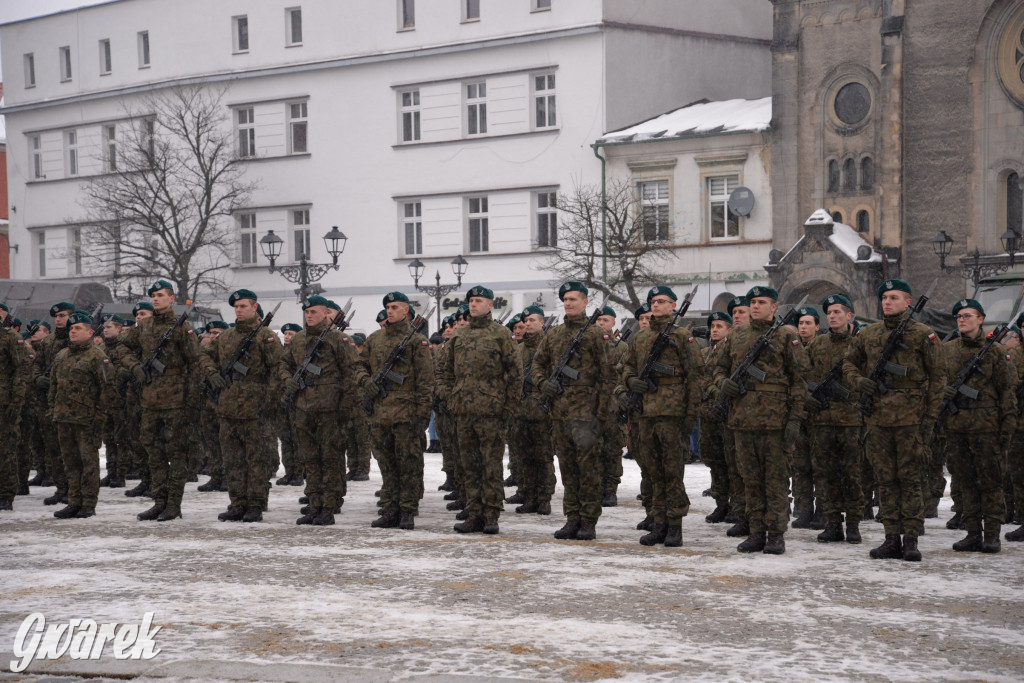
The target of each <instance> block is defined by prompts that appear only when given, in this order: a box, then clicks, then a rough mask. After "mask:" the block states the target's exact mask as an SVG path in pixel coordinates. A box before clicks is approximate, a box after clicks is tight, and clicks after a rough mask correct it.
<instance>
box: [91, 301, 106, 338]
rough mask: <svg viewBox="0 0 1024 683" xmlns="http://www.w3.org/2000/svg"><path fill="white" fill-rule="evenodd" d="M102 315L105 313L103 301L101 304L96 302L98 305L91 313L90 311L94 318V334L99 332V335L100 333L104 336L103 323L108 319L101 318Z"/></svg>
mask: <svg viewBox="0 0 1024 683" xmlns="http://www.w3.org/2000/svg"><path fill="white" fill-rule="evenodd" d="M101 315H103V304H101V303H100V304H96V307H95V308H93V309H92V312H91V313H89V317H90V318H92V333H93V334H94V335H97V334H98V335H100V336H101V337H102V336H103V323H104V322H106V321H105V320H102V319H100V316H101Z"/></svg>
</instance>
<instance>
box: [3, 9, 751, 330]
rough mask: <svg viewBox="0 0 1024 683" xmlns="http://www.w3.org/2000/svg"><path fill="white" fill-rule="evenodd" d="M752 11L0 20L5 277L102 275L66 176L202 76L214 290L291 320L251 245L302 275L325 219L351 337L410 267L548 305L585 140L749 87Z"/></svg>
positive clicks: (581, 180) (315, 12)
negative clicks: (230, 230)
mask: <svg viewBox="0 0 1024 683" xmlns="http://www.w3.org/2000/svg"><path fill="white" fill-rule="evenodd" d="M767 5H768V3H764V2H763V1H762V0H692V1H690V2H686V3H679V2H676V1H674V0H650V1H648V2H644V3H636V2H634V1H633V0H418V1H417V0H374V2H356V1H355V0H305V1H304V2H300V3H297V4H290V3H289V2H281V3H276V2H270V1H268V2H259V3H253V2H244V1H243V0H220V1H218V2H216V3H210V2H205V1H203V0H176V1H175V2H173V3H171V2H164V1H161V0H115V1H113V2H110V3H106V4H102V5H98V6H95V7H90V8H85V9H80V10H74V11H69V12H63V13H59V14H55V15H50V16H47V17H41V18H38V19H33V20H28V21H23V22H17V23H12V24H7V25H4V26H0V40H2V59H3V66H4V71H5V73H6V74H7V76H6V83H5V95H6V107H5V109H4V111H3V113H4V114H5V115H6V122H7V135H8V171H9V179H10V205H11V226H10V232H11V243H12V244H18V245H19V250H18V252H17V253H16V254H13V255H12V256H13V258H12V278H17V279H31V278H85V279H96V280H103V278H104V276H106V275H107V273H102V272H93V271H91V270H90V265H89V263H88V259H83V258H82V248H81V245H82V241H83V239H86V238H87V235H84V234H83V231H87V230H88V226H87V225H82V224H81V219H82V217H83V215H84V214H83V210H82V208H81V204H80V199H81V191H82V187H83V184H84V183H87V182H89V178H90V177H92V176H95V175H97V174H102V173H105V172H108V170H109V169H108V167H107V166H106V165H105V164H108V163H109V161H108V160H109V158H110V155H111V154H112V153H116V145H117V144H118V140H119V136H121V135H124V130H125V126H126V125H128V123H127V120H126V118H125V116H126V115H125V112H126V111H127V110H129V109H132V108H133V107H134V106H136V105H137V103H138V102H139V101H140V100H141V98H144V97H145V96H147V95H149V94H152V93H154V92H160V91H161V90H164V89H167V88H171V87H174V86H177V85H195V84H206V85H209V86H210V87H215V88H223V89H225V95H224V100H223V101H224V105H225V107H226V108H227V109H228V110H229V114H230V116H229V120H230V121H231V125H232V130H231V131H230V132H231V134H232V136H233V139H234V140H235V141H236V143H237V145H238V150H237V152H238V154H239V156H240V157H243V158H245V159H246V161H245V163H246V178H247V179H248V180H252V181H254V182H256V183H257V189H256V191H255V192H254V193H253V195H252V201H251V206H249V207H246V208H245V209H244V210H242V211H239V212H237V214H236V215H235V216H234V217H233V220H234V222H235V225H234V228H235V229H234V234H235V235H236V236H237V243H236V244H233V245H231V251H232V253H234V255H235V259H234V262H233V263H232V272H231V273H230V275H229V277H228V280H229V281H230V282H231V285H232V287H231V288H234V287H243V286H244V287H248V288H251V289H254V290H255V291H257V292H258V293H259V294H260V296H261V301H263V302H264V306H266V305H267V303H269V304H270V305H273V303H274V301H275V300H276V299H279V300H283V301H284V306H283V307H282V310H281V311H280V312H279V313H278V316H277V320H278V321H279V322H280V323H284V322H287V321H297V320H299V317H298V316H299V306H298V304H297V302H296V297H295V295H294V293H293V289H294V287H295V285H293V284H291V283H288V282H287V281H285V280H284V279H283V278H282V277H281V276H280V275H279V274H271V273H269V272H268V270H267V265H268V264H267V261H266V259H265V258H264V256H263V254H262V253H261V251H260V248H259V239H260V238H261V237H263V236H264V235H265V234H266V233H267V231H268V230H271V229H272V230H274V232H275V234H277V235H279V236H280V237H282V239H284V250H283V254H282V257H281V258H280V259H279V261H278V265H287V264H289V263H293V262H295V261H296V260H297V258H298V255H299V250H300V249H309V251H310V252H311V253H310V258H311V260H312V261H313V262H317V263H323V262H328V261H329V260H330V259H329V257H328V256H327V254H326V249H325V246H324V244H323V241H322V239H321V238H322V236H323V235H324V234H325V233H326V232H327V231H328V230H330V229H331V226H334V225H337V226H338V227H339V228H340V229H341V230H342V231H343V232H344V233H345V234H346V235H347V237H348V243H347V247H346V250H345V252H344V254H343V255H342V256H341V258H340V269H339V270H337V271H331V272H330V273H328V274H327V275H326V276H325V277H324V279H323V280H322V281H321V285H322V286H323V287H324V289H325V290H326V293H327V295H328V296H330V297H331V298H334V299H337V300H339V301H341V300H343V299H345V298H347V297H349V296H352V297H353V298H354V299H355V307H356V309H357V310H358V315H357V316H356V321H355V322H356V327H357V328H370V329H372V319H373V316H374V315H375V314H376V312H377V310H379V308H380V298H381V296H382V295H383V294H384V293H385V292H387V291H390V290H394V289H401V290H404V291H407V292H410V293H411V291H412V290H413V286H412V279H411V277H410V275H409V270H408V264H409V263H410V261H411V260H412V259H414V258H419V259H420V260H421V261H422V262H424V263H425V264H426V273H425V275H424V280H429V281H432V280H433V275H434V272H435V270H440V272H441V280H442V283H449V282H453V281H454V276H453V275H452V273H451V270H450V266H449V262H450V261H451V260H452V259H453V258H455V257H456V256H458V255H462V256H463V257H464V258H465V259H466V260H467V261H468V263H469V266H468V271H467V274H466V277H465V279H464V287H463V288H462V290H465V289H468V287H469V286H471V285H473V284H477V283H481V284H486V285H487V286H489V287H491V288H492V289H494V290H495V292H496V293H499V294H500V295H501V296H502V298H503V299H505V301H506V302H507V304H508V305H509V306H511V307H514V308H516V309H518V308H519V307H521V306H523V305H524V304H525V303H529V302H531V301H533V300H535V299H536V298H537V297H538V296H540V297H541V298H542V299H543V300H544V301H545V302H546V303H547V302H551V306H553V305H554V303H556V301H557V300H555V299H554V289H555V287H556V286H557V284H556V283H553V282H552V281H551V276H550V274H548V273H546V272H545V271H544V270H543V266H542V263H543V261H544V253H545V251H544V250H545V242H546V239H547V236H548V234H549V231H550V230H551V229H555V230H557V215H555V216H554V217H553V216H552V214H553V213H555V212H553V211H552V209H551V203H552V199H554V198H555V197H557V194H558V193H559V192H560V191H563V190H567V189H569V188H571V187H572V186H573V185H574V184H597V183H600V180H601V177H600V175H601V164H600V162H599V161H598V160H597V159H596V158H595V155H594V151H593V149H592V148H591V145H592V144H593V143H594V141H595V140H597V139H598V138H600V137H601V135H602V134H603V132H604V131H607V130H614V129H616V128H619V127H622V126H624V125H627V124H629V123H632V122H635V121H639V120H643V119H645V118H647V117H650V116H652V115H654V114H656V113H658V112H661V111H665V110H666V109H668V108H670V107H672V106H675V105H677V104H678V103H679V102H689V101H694V100H697V99H700V98H709V99H726V98H729V97H760V96H764V95H767V94H768V93H769V92H770V87H771V74H770V56H769V52H768V51H769V44H770V36H771V8H770V6H767ZM154 113H155V114H156V115H159V112H154ZM769 195H770V193H769V192H767V191H766V192H764V193H763V194H762V195H761V196H762V197H765V198H767V197H768V196H769ZM766 239H767V237H766ZM703 259H704V256H700V257H699V258H697V259H696V260H693V263H692V264H691V263H689V261H686V259H684V260H683V262H682V265H681V267H682V268H684V269H686V270H687V272H689V271H691V270H693V271H698V270H701V269H702V268H703V266H704V264H703ZM762 262H763V260H762ZM698 266H699V267H698ZM746 269H747V268H746V266H745V265H744V266H743V267H738V268H736V269H735V270H737V271H745V270H746ZM723 270H724V269H723ZM421 282H422V281H421ZM136 291H137V290H136ZM120 294H123V292H120ZM456 296H457V293H453V295H452V297H456ZM224 299H226V292H210V293H209V301H211V302H214V303H215V304H222V302H223V300H224ZM418 299H419V300H420V301H421V302H422V303H426V302H427V299H426V297H425V296H424V295H422V294H421V295H419V297H418ZM448 303H449V305H451V304H453V303H454V301H452V300H450V301H449V302H448ZM223 310H225V312H226V311H227V307H226V306H223Z"/></svg>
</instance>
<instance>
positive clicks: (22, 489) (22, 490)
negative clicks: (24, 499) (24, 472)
mask: <svg viewBox="0 0 1024 683" xmlns="http://www.w3.org/2000/svg"><path fill="white" fill-rule="evenodd" d="M28 494H29V490H28V484H26V483H25V482H23V481H22V482H19V483H18V493H17V494H16V495H19V496H27V495H28Z"/></svg>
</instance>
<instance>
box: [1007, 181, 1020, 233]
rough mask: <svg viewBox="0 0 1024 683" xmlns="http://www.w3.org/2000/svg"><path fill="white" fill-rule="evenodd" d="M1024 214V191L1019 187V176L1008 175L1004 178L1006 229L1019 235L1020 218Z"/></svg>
mask: <svg viewBox="0 0 1024 683" xmlns="http://www.w3.org/2000/svg"><path fill="white" fill-rule="evenodd" d="M1022 213H1024V191H1022V189H1021V185H1020V175H1018V174H1017V173H1010V174H1009V175H1007V176H1006V229H1007V230H1013V231H1015V232H1016V233H1017V234H1024V233H1021V217H1022Z"/></svg>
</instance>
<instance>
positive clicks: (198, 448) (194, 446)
mask: <svg viewBox="0 0 1024 683" xmlns="http://www.w3.org/2000/svg"><path fill="white" fill-rule="evenodd" d="M182 431H183V432H184V433H185V434H186V436H187V439H186V441H187V443H188V450H187V455H186V461H187V463H188V477H189V478H191V477H194V476H196V475H197V474H198V473H199V469H200V468H201V467H202V466H203V458H205V457H206V446H205V445H203V430H202V411H201V410H200V409H199V404H198V403H196V404H194V405H193V404H192V403H190V404H189V405H188V406H187V407H186V408H185V423H184V425H183V427H182Z"/></svg>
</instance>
